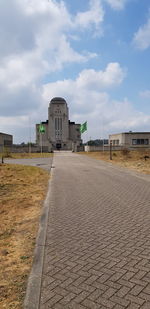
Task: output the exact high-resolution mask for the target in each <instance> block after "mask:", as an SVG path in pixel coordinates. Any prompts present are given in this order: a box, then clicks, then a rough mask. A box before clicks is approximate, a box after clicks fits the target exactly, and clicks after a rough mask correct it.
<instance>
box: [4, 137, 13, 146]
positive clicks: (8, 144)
mask: <svg viewBox="0 0 150 309" xmlns="http://www.w3.org/2000/svg"><path fill="white" fill-rule="evenodd" d="M4 146H12V141H9V140H6V139H5V140H4Z"/></svg>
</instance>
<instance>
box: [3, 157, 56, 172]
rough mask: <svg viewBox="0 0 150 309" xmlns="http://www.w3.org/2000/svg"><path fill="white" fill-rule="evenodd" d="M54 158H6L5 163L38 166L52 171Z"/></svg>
mask: <svg viewBox="0 0 150 309" xmlns="http://www.w3.org/2000/svg"><path fill="white" fill-rule="evenodd" d="M52 160H53V158H52V157H49V158H33V159H4V163H7V164H21V165H31V166H37V167H40V168H42V169H45V170H47V171H50V169H51V165H52Z"/></svg>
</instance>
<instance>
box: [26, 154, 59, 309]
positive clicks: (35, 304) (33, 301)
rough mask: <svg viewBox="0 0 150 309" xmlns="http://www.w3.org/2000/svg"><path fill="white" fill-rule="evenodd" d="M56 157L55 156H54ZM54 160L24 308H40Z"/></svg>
mask: <svg viewBox="0 0 150 309" xmlns="http://www.w3.org/2000/svg"><path fill="white" fill-rule="evenodd" d="M53 159H54V158H53ZM52 167H53V162H52V166H51V177H50V179H49V183H48V191H47V195H46V199H45V201H44V207H43V210H42V215H41V218H40V223H39V230H38V235H37V238H36V245H35V250H34V257H33V263H32V269H31V272H30V275H29V278H28V283H27V289H26V296H25V300H24V307H23V308H24V309H38V308H39V302H40V293H41V281H42V271H43V262H44V252H45V242H46V232H47V224H48V216H49V210H50V196H51V183H52V179H53V169H52Z"/></svg>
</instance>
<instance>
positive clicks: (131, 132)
mask: <svg viewBox="0 0 150 309" xmlns="http://www.w3.org/2000/svg"><path fill="white" fill-rule="evenodd" d="M120 134H150V132H133V131H129V132H121V133H114V134H113V133H112V134H109V136H111V135H120Z"/></svg>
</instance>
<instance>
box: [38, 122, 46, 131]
mask: <svg viewBox="0 0 150 309" xmlns="http://www.w3.org/2000/svg"><path fill="white" fill-rule="evenodd" d="M39 132H40V133H45V127H44V126H43V125H42V124H40V125H39Z"/></svg>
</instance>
